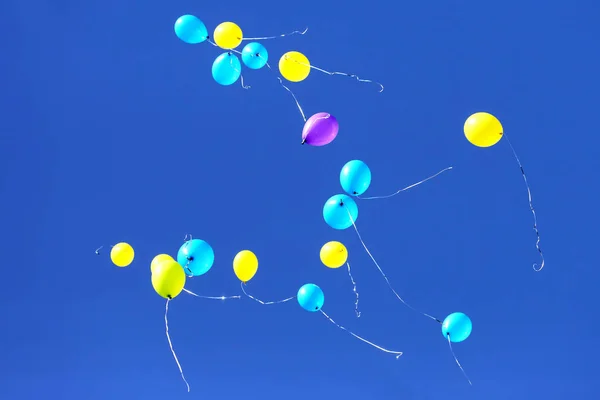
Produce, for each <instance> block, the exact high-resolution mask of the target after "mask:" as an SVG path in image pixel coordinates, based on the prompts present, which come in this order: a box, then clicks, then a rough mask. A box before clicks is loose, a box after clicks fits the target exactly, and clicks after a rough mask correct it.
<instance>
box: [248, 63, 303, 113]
mask: <svg viewBox="0 0 600 400" xmlns="http://www.w3.org/2000/svg"><path fill="white" fill-rule="evenodd" d="M258 56H259V57H261V58H262V56H261V55H260V54H259V55H258ZM265 65H266V66H267V67H268V68H269V69H270V70H271V72H273V73H275V72H274V71H273V68H271V66H270V65H269V63H268V62H267V63H266V64H265ZM277 79H279V83H280V84H281V86H283V88H284V89H285V90H287V91H288V92H289V93H290V94H291V95H292V97H293V98H294V101H295V102H296V107H298V111H300V115H302V119H303V120H304V122H306V115H304V110H302V106H301V105H300V102H299V101H298V99H297V98H296V95H295V94H294V92H292V91H291V89H290V88H289V87H287V86H285V85H284V84H283V80H281V78H280V77H277Z"/></svg>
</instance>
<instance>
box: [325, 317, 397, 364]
mask: <svg viewBox="0 0 600 400" xmlns="http://www.w3.org/2000/svg"><path fill="white" fill-rule="evenodd" d="M320 311H321V314H323V315H324V316H325V318H327V319H328V320H329V322H331V323H332V324H334V325H335V326H337V327H338V328H340V329H341V330H344V331H346V332H348V333H349V334H351V335H352V336H354V337H355V338H357V339H358V340H360V341H362V342H364V343H366V344H369V345H371V346H373V347H375V348H376V349H378V350H381V351H383V352H385V353H389V354H395V355H396V359H398V358H400V356H401V355H402V352H401V351H394V350H388V349H386V348H383V347H381V346H378V345H376V344H375V343H373V342H370V341H368V340H367V339H365V338H362V337H360V336H358V335H357V334H356V333H354V332H352V331H350V330H349V329H346V328H345V327H343V326H342V325H340V324H338V323H337V322H335V321H334V320H333V319H331V317H330V316H329V315H327V314H325V311H323V310H320Z"/></svg>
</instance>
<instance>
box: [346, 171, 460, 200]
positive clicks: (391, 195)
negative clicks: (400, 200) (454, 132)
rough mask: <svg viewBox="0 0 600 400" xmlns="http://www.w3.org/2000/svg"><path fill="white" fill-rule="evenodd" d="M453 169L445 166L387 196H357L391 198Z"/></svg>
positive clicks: (366, 198) (371, 198) (367, 198)
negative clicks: (435, 172)
mask: <svg viewBox="0 0 600 400" xmlns="http://www.w3.org/2000/svg"><path fill="white" fill-rule="evenodd" d="M451 169H452V167H448V168H444V169H443V170H441V171H440V172H438V173H437V174H435V175H431V176H430V177H428V178H425V179H423V180H422V181H419V182H417V183H413V184H412V185H410V186H407V187H405V188H403V189H400V190H398V191H397V192H396V193H392V194H388V195H387V196H373V197H357V198H359V199H361V200H375V199H387V198H390V197H394V196H395V195H397V194H398V193H402V192H404V191H406V190H408V189H412V188H414V187H415V186H419V185H420V184H421V183H425V182H427V181H428V180H430V179H433V178H435V177H436V176H438V175H440V174H441V173H443V172H446V171H449V170H451Z"/></svg>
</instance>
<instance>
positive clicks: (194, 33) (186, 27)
mask: <svg viewBox="0 0 600 400" xmlns="http://www.w3.org/2000/svg"><path fill="white" fill-rule="evenodd" d="M174 28H175V34H176V35H177V37H178V38H179V39H181V40H182V41H184V42H185V43H189V44H198V43H202V42H204V41H205V40H206V39H208V31H207V30H206V25H204V22H202V21H200V20H199V19H198V18H197V17H195V16H193V15H182V16H181V17H179V18H177V21H175V26H174Z"/></svg>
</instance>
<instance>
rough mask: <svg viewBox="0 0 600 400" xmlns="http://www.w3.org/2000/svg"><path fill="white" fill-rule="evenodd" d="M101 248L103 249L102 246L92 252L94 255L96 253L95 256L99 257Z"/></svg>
mask: <svg viewBox="0 0 600 400" xmlns="http://www.w3.org/2000/svg"><path fill="white" fill-rule="evenodd" d="M103 247H104V245H102V246H100V247H98V248H97V249H96V250H95V251H94V253H96V255H97V256H99V255H100V250H102V248H103Z"/></svg>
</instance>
